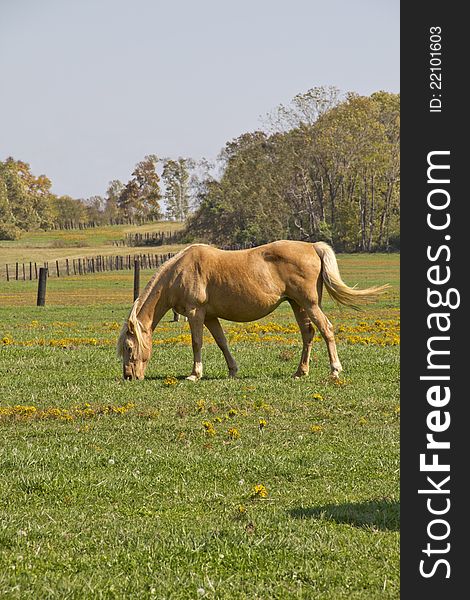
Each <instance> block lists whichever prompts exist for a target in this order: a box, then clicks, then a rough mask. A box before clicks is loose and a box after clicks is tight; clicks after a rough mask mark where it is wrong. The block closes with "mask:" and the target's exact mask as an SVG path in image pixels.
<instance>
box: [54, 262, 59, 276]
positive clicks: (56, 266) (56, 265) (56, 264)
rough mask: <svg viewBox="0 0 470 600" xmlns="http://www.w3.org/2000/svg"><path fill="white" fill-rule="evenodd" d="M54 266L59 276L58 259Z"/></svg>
mask: <svg viewBox="0 0 470 600" xmlns="http://www.w3.org/2000/svg"><path fill="white" fill-rule="evenodd" d="M55 268H56V270H57V277H60V273H59V261H58V260H56V261H55Z"/></svg>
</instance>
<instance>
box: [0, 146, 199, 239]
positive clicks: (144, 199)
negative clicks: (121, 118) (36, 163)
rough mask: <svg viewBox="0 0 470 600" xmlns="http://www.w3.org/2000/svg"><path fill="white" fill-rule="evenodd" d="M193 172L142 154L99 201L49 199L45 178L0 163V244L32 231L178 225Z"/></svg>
mask: <svg viewBox="0 0 470 600" xmlns="http://www.w3.org/2000/svg"><path fill="white" fill-rule="evenodd" d="M197 168H198V164H197V163H196V162H195V161H193V160H191V159H185V158H178V159H177V160H173V159H171V158H166V159H163V160H160V159H159V158H158V157H157V156H156V155H154V154H152V155H148V156H146V157H144V159H143V160H142V161H140V162H139V163H137V165H136V166H135V169H134V171H133V172H132V175H131V177H130V179H129V181H128V182H127V183H126V184H124V183H122V182H121V181H119V180H118V179H115V180H113V181H111V182H110V183H109V185H108V189H107V191H106V195H105V196H104V197H102V196H92V197H90V198H87V199H85V200H84V199H76V198H72V197H71V196H67V195H65V196H58V195H56V194H53V193H52V191H51V187H52V183H51V180H50V179H49V178H48V177H46V175H39V176H35V175H34V174H33V173H32V172H31V168H30V166H29V164H28V163H26V162H24V161H21V160H15V159H14V158H12V157H9V158H7V159H6V160H5V161H3V162H2V161H0V239H16V238H18V237H19V236H20V235H21V233H22V232H24V231H34V230H49V229H56V228H61V229H62V228H63V229H69V228H78V227H80V228H81V227H87V226H89V225H109V224H118V223H146V222H149V221H158V220H161V219H163V218H167V219H171V220H176V221H184V220H185V219H187V217H188V215H189V211H190V210H191V205H192V204H191V203H192V200H191V194H192V187H194V179H195V177H196V174H195V173H196V170H197ZM159 170H160V171H161V174H159V172H158V171H159ZM193 171H194V172H193ZM162 183H163V190H162V185H161V184H162ZM163 201H164V202H165V210H163V209H162V203H163Z"/></svg>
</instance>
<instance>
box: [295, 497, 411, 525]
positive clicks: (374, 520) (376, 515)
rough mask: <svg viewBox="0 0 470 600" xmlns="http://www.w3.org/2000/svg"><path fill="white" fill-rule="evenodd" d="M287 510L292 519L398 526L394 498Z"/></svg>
mask: <svg viewBox="0 0 470 600" xmlns="http://www.w3.org/2000/svg"><path fill="white" fill-rule="evenodd" d="M288 512H289V514H290V516H291V517H293V518H294V519H324V520H327V521H334V522H335V523H345V524H348V525H353V526H354V527H365V528H369V527H370V528H372V529H380V530H381V531H398V530H399V528H400V503H399V502H398V501H396V500H387V499H376V500H369V501H368V502H346V503H344V504H326V505H325V506H315V507H310V508H293V509H292V510H290V511H288Z"/></svg>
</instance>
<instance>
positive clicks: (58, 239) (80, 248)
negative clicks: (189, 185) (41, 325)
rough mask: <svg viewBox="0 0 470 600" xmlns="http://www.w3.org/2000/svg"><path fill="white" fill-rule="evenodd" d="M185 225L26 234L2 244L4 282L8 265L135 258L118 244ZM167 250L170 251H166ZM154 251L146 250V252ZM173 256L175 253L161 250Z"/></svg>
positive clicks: (0, 272)
mask: <svg viewBox="0 0 470 600" xmlns="http://www.w3.org/2000/svg"><path fill="white" fill-rule="evenodd" d="M182 227H183V225H182V224H181V223H174V222H171V221H162V222H156V223H147V224H145V225H106V226H103V227H94V228H90V229H71V230H70V229H69V230H66V229H57V230H51V231H31V232H27V233H24V234H23V236H22V237H21V238H20V239H19V240H15V241H5V240H0V278H3V277H4V270H5V264H6V263H8V264H13V263H15V262H20V263H23V262H24V263H28V264H29V261H33V262H34V261H37V262H38V263H39V261H52V260H59V259H64V258H78V257H84V256H96V255H98V254H101V255H115V254H127V253H128V252H130V253H131V254H132V253H134V252H136V253H137V252H138V250H137V249H135V248H126V247H123V246H116V245H114V242H119V241H122V240H124V238H125V237H126V234H127V233H153V232H156V231H158V232H160V231H164V232H167V231H168V232H169V231H177V230H180V229H181V228H182ZM165 248H167V247H165ZM151 250H152V248H148V247H146V251H151ZM156 250H157V251H162V252H172V251H173V250H172V249H165V250H161V247H160V248H157V249H156Z"/></svg>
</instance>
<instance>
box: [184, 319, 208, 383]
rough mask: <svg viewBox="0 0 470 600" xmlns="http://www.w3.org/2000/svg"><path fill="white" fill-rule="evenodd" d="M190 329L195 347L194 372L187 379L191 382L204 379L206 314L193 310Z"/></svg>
mask: <svg viewBox="0 0 470 600" xmlns="http://www.w3.org/2000/svg"><path fill="white" fill-rule="evenodd" d="M188 321H189V327H190V328H191V342H192V347H193V356H194V363H193V370H192V372H191V375H189V376H188V377H186V379H188V380H189V381H197V380H198V379H201V377H202V329H203V325H204V314H203V313H202V312H200V311H197V310H193V311H191V312H190V314H188Z"/></svg>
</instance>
